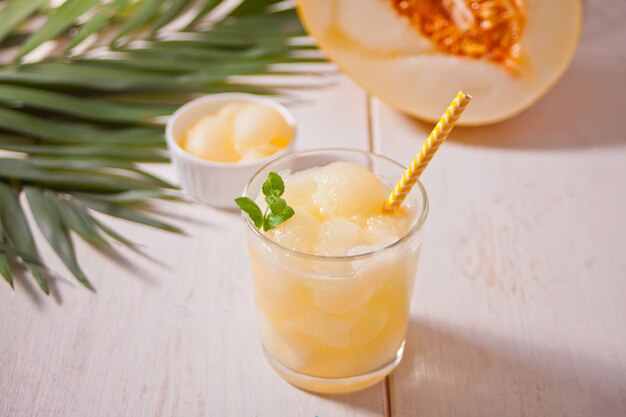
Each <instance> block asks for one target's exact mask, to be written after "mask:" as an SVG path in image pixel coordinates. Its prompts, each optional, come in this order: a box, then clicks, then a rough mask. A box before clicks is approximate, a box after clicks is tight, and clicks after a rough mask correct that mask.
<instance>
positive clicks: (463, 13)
mask: <svg viewBox="0 0 626 417" xmlns="http://www.w3.org/2000/svg"><path fill="white" fill-rule="evenodd" d="M298 11H299V13H300V16H301V18H302V21H303V23H304V25H305V27H306V28H307V30H308V32H309V33H310V34H311V36H313V37H314V38H315V39H316V41H317V43H318V44H319V46H320V48H321V49H322V50H323V51H324V52H325V53H326V55H327V56H328V58H329V59H331V60H332V61H334V62H335V63H336V64H337V65H338V66H339V67H340V68H341V69H342V70H343V71H344V72H346V73H347V74H348V75H349V76H351V77H352V78H353V79H354V80H355V81H356V82H357V83H358V84H360V85H361V86H362V87H363V88H364V89H365V90H367V91H368V92H370V93H371V94H373V95H375V96H377V97H379V98H380V99H382V100H383V101H385V102H387V103H388V104H390V105H391V106H393V107H395V108H397V109H399V110H401V111H403V112H406V113H408V114H410V115H413V116H415V117H417V118H420V119H423V120H428V121H433V122H434V121H437V120H438V119H439V117H440V116H441V114H442V112H443V111H444V110H445V108H446V106H447V105H448V104H449V102H450V99H451V98H452V97H454V95H455V94H456V93H457V92H458V91H459V90H464V91H466V92H467V93H469V94H471V95H472V96H473V98H474V99H473V101H472V105H471V106H469V107H468V109H467V110H466V111H465V113H464V114H463V118H462V119H461V121H460V124H462V125H484V124H490V123H495V122H498V121H502V120H504V119H507V118H510V117H512V116H514V115H516V114H518V113H520V112H521V111H523V110H524V109H526V108H528V107H529V106H531V105H532V104H534V103H535V102H536V101H537V100H539V99H540V98H541V97H542V96H543V95H544V94H545V93H546V92H547V91H548V90H549V89H550V88H551V87H552V86H553V85H554V84H555V83H556V82H557V81H558V79H559V78H560V77H561V76H562V75H563V73H564V72H565V70H566V69H567V67H568V66H569V64H570V62H571V60H572V58H573V55H574V53H575V50H576V46H577V44H578V37H579V32H580V26H581V20H582V5H581V2H580V0H549V1H547V0H298Z"/></svg>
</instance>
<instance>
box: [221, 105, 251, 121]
mask: <svg viewBox="0 0 626 417" xmlns="http://www.w3.org/2000/svg"><path fill="white" fill-rule="evenodd" d="M245 106H246V105H245V104H243V103H229V104H227V105H225V106H224V107H222V108H221V109H220V110H219V111H218V112H217V117H220V118H222V119H226V120H228V121H229V122H232V121H233V120H234V119H235V116H237V114H238V113H239V111H240V110H241V109H243V108H244V107H245Z"/></svg>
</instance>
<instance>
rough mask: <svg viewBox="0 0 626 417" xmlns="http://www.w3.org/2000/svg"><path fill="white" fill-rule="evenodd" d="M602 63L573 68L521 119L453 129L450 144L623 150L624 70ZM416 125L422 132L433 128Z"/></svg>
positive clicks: (625, 130)
mask: <svg viewBox="0 0 626 417" xmlns="http://www.w3.org/2000/svg"><path fill="white" fill-rule="evenodd" d="M601 61H602V60H601V59H595V60H593V61H591V60H586V61H582V60H579V61H578V62H575V63H574V64H573V65H572V67H571V68H570V69H569V71H568V72H567V74H566V75H565V76H564V78H563V79H562V80H561V81H560V82H559V83H558V84H557V85H556V86H555V87H554V89H553V90H551V91H550V92H549V93H548V94H547V95H546V96H545V97H544V98H543V99H542V100H540V101H539V102H538V103H537V104H535V105H534V106H533V107H531V108H530V109H528V110H526V111H525V112H523V113H522V114H520V115H518V116H516V117H514V118H513V119H510V120H507V121H505V122H502V123H498V124H495V125H491V126H484V127H465V128H457V129H455V130H454V132H453V134H452V135H451V136H450V140H451V141H452V142H455V143H459V144H463V145H468V146H484V147H496V148H515V149H531V150H532V149H536V150H550V149H555V150H556V149H568V148H587V147H598V146H619V145H626V127H625V126H626V120H624V114H625V113H626V97H624V96H623V95H620V93H619V92H618V91H617V90H618V86H620V85H623V83H624V80H626V70H625V69H624V68H623V67H619V66H618V67H615V66H611V65H606V64H603V63H602V62H601ZM470 94H471V92H470ZM414 123H415V124H416V125H421V126H420V127H421V129H420V130H423V131H428V130H429V129H430V128H431V127H432V126H431V124H423V123H422V122H419V121H414Z"/></svg>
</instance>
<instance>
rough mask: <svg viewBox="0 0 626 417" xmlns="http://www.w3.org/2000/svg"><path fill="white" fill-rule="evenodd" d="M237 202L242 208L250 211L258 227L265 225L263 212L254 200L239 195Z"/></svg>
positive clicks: (249, 214)
mask: <svg viewBox="0 0 626 417" xmlns="http://www.w3.org/2000/svg"><path fill="white" fill-rule="evenodd" d="M235 203H237V205H238V206H239V208H240V209H241V210H243V211H244V212H246V213H248V216H250V220H252V222H253V223H254V225H255V226H256V227H257V228H260V227H261V226H263V212H262V211H261V209H260V208H259V206H258V205H257V204H256V203H255V202H254V201H252V200H251V199H250V198H248V197H239V198H237V199H235Z"/></svg>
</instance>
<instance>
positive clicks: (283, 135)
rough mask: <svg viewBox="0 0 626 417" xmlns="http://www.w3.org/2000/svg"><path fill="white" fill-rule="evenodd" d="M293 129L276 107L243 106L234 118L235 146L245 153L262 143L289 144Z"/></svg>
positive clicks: (282, 146)
mask: <svg viewBox="0 0 626 417" xmlns="http://www.w3.org/2000/svg"><path fill="white" fill-rule="evenodd" d="M292 135H293V129H292V127H291V126H290V125H289V123H287V121H286V120H285V118H284V117H283V116H282V115H281V114H280V113H279V112H278V111H277V110H276V109H274V108H272V107H269V106H265V105H261V104H249V105H246V106H244V107H243V108H241V109H240V110H239V111H238V112H237V114H236V116H235V117H234V119H233V141H234V142H235V148H236V149H237V150H238V151H239V152H240V153H242V154H243V153H244V152H245V151H247V150H248V149H253V148H257V147H259V146H262V145H274V146H277V147H279V148H284V147H285V146H287V144H288V143H289V141H290V140H291V136H292Z"/></svg>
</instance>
